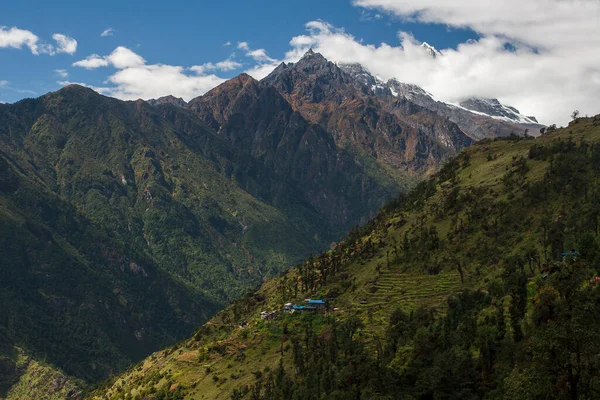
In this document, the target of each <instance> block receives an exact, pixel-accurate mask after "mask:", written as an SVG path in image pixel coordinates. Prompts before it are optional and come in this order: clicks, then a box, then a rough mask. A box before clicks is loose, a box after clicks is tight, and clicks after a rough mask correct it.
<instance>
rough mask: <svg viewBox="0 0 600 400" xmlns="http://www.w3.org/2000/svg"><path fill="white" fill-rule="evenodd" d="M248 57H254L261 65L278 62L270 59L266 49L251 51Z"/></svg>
mask: <svg viewBox="0 0 600 400" xmlns="http://www.w3.org/2000/svg"><path fill="white" fill-rule="evenodd" d="M246 55H247V56H248V57H252V58H253V59H254V60H255V61H257V62H260V63H272V62H275V61H277V60H275V59H273V58H271V57H269V56H268V55H267V51H266V50H265V49H257V50H251V51H248V53H246Z"/></svg>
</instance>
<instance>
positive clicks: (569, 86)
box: [304, 0, 600, 124]
mask: <svg viewBox="0 0 600 400" xmlns="http://www.w3.org/2000/svg"><path fill="white" fill-rule="evenodd" d="M354 4H355V5H357V6H361V7H365V8H367V9H371V10H379V11H384V12H388V13H391V14H393V15H395V16H397V17H399V18H401V19H405V20H411V21H415V22H420V23H433V24H443V25H447V26H449V27H453V28H470V29H473V30H474V31H476V32H477V33H479V35H481V39H480V40H478V41H475V42H465V43H462V44H460V45H459V46H458V47H457V49H445V50H442V51H441V52H442V54H443V55H444V56H443V57H438V58H437V59H436V60H432V59H430V58H428V57H426V56H423V54H422V52H421V54H419V52H418V48H417V45H418V44H419V43H418V41H416V40H415V39H414V38H412V37H411V36H410V35H408V34H401V35H400V41H401V43H400V46H393V45H388V44H385V43H382V44H380V45H365V44H362V43H360V42H359V41H358V40H356V39H355V38H354V37H353V36H351V35H348V34H347V33H345V32H343V31H341V30H338V29H335V28H333V27H331V26H323V25H320V26H318V25H319V24H324V23H323V22H319V21H317V24H316V25H314V26H313V27H312V30H311V31H310V32H309V35H307V37H308V38H310V39H311V40H313V41H314V42H315V46H316V47H317V48H318V50H319V51H321V52H322V53H323V54H324V55H325V56H326V57H329V58H332V59H334V60H336V61H357V62H361V63H363V64H364V65H365V66H366V67H367V68H369V69H370V70H371V71H372V72H374V73H376V74H379V75H382V76H384V77H391V76H396V77H398V78H399V79H400V80H401V81H406V82H410V83H415V84H418V85H420V86H423V87H424V88H425V89H427V90H429V91H430V92H432V93H433V94H435V95H437V96H438V97H441V98H443V99H445V100H459V99H460V98H464V97H468V96H473V95H474V96H485V97H498V98H500V100H501V101H503V102H505V103H510V104H512V105H514V106H516V107H517V108H519V109H521V110H522V111H523V112H525V113H528V114H534V115H536V116H538V117H539V118H540V119H541V120H542V121H543V122H545V123H553V122H557V123H561V124H564V123H566V122H567V121H568V119H569V114H570V113H571V111H572V110H573V109H575V108H577V109H579V110H580V111H582V114H584V115H585V114H594V113H598V112H599V111H600V110H599V109H598V104H600V51H599V50H600V35H599V34H598V24H599V23H600V20H599V16H600V2H598V1H596V0H561V1H549V0H528V1H522V0H504V1H502V2H499V1H495V0H481V1H478V2H473V1H471V0H454V1H446V0H424V1H419V2H414V1H404V0H354ZM325 25H326V24H325ZM309 29H311V27H309ZM304 40H306V39H304ZM433 44H434V45H435V43H433ZM507 45H509V47H513V48H514V51H509V50H507ZM336 46H338V48H336ZM386 64H387V65H386Z"/></svg>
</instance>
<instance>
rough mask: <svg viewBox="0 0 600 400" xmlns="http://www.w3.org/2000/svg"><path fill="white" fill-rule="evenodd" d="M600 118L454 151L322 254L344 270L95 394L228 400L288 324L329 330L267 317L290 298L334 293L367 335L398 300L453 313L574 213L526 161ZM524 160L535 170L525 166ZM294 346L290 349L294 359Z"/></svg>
mask: <svg viewBox="0 0 600 400" xmlns="http://www.w3.org/2000/svg"><path fill="white" fill-rule="evenodd" d="M597 126H598V123H597V120H593V119H580V120H579V121H577V123H575V124H572V125H570V126H569V127H568V128H566V129H561V130H559V131H557V132H554V133H552V134H549V135H546V136H543V137H541V138H538V139H536V140H506V139H505V140H496V141H484V142H482V143H479V144H477V145H475V146H473V147H472V148H469V149H467V150H465V151H463V153H461V155H460V156H458V157H457V158H456V159H455V160H454V165H455V167H454V171H457V172H458V175H457V177H456V178H454V179H452V178H451V175H452V174H451V173H450V174H449V173H448V171H451V170H452V169H453V168H452V167H449V168H446V169H445V170H444V171H442V172H441V173H440V174H439V175H438V178H436V179H433V180H431V181H430V182H428V183H425V184H422V185H421V186H420V187H419V188H418V189H417V192H416V193H415V194H414V195H413V196H412V197H411V198H409V200H408V201H404V202H401V203H399V204H398V205H393V204H392V205H390V206H388V207H387V208H386V209H384V210H383V211H382V212H381V213H380V215H379V216H378V217H377V218H376V219H375V220H373V221H371V223H369V224H368V225H367V226H366V227H365V228H364V229H362V230H360V231H359V232H358V236H359V239H358V240H357V242H354V240H348V241H347V244H345V245H342V246H340V247H339V248H338V249H337V250H335V251H333V252H330V253H329V254H324V255H321V256H320V257H319V258H317V263H319V262H323V263H326V262H329V261H331V259H332V258H335V257H339V258H340V259H341V260H342V265H343V267H341V271H342V272H341V273H339V272H338V273H337V274H336V275H335V276H334V277H330V278H329V279H328V281H327V283H326V284H324V283H322V284H318V285H315V286H316V290H307V291H304V292H303V291H302V290H300V291H299V293H298V294H297V296H296V297H294V289H293V287H294V286H295V284H296V282H298V276H299V275H300V272H299V269H298V268H294V269H291V270H290V271H289V272H288V273H286V274H284V275H283V276H282V277H281V278H278V279H274V280H271V281H269V282H267V283H265V284H264V285H263V286H262V287H261V288H260V289H259V290H258V291H257V292H256V293H255V294H251V295H248V296H247V297H245V298H244V299H241V300H240V301H238V302H235V303H234V304H233V305H231V306H230V307H229V308H228V309H226V310H224V311H222V312H221V313H219V314H218V315H217V316H216V317H214V318H213V319H212V320H211V321H210V322H209V323H208V324H206V325H205V326H204V327H202V328H201V329H200V330H199V331H198V333H197V334H196V335H195V336H194V337H192V338H190V339H189V340H187V341H183V342H181V343H179V344H178V345H176V346H174V347H172V348H169V349H166V350H164V351H161V352H158V353H155V354H154V355H152V356H151V357H150V358H148V359H146V360H145V361H144V362H143V363H141V364H139V365H137V366H135V367H132V368H130V370H129V371H127V372H126V373H124V374H122V375H120V376H118V377H117V378H115V379H113V380H111V381H110V382H107V383H105V384H104V385H102V386H101V387H99V388H98V389H97V390H96V391H95V392H94V393H92V394H91V396H92V397H95V398H110V399H117V398H129V397H130V396H131V397H133V398H135V397H136V396H138V398H141V397H143V395H144V393H150V392H153V391H156V390H159V391H160V389H161V388H165V390H167V391H168V390H169V389H170V390H172V391H175V390H176V389H177V387H181V388H182V389H183V393H185V396H186V398H190V399H202V398H204V399H216V398H229V396H230V394H231V392H232V390H233V389H234V388H239V387H243V386H245V385H249V384H251V383H253V382H255V380H256V378H255V375H257V374H259V373H260V372H264V371H266V370H268V369H270V370H274V368H275V367H276V366H277V364H278V362H279V359H280V353H279V352H280V350H281V348H282V347H283V348H284V350H285V349H287V348H288V347H289V346H286V344H285V341H286V337H287V335H286V334H285V332H284V331H285V330H287V332H302V330H303V329H304V326H305V322H306V320H311V322H312V326H313V329H315V330H316V331H319V327H320V325H321V324H320V322H319V320H320V319H322V318H323V317H319V316H316V317H309V316H298V315H286V316H280V317H279V319H278V320H276V321H274V322H265V321H261V320H260V318H259V312H260V311H262V310H271V309H278V308H280V307H281V304H282V302H284V301H294V300H295V301H301V299H303V298H305V297H306V296H314V297H320V296H324V295H326V296H327V297H330V298H332V299H333V304H334V305H335V307H338V308H339V309H340V311H338V312H337V314H335V317H336V318H337V319H341V320H343V319H345V318H346V317H347V316H349V315H358V316H359V317H360V318H361V319H362V320H363V321H364V323H365V328H364V329H363V330H362V331H361V333H360V335H361V337H362V338H363V339H364V340H365V341H366V342H367V343H374V342H375V341H376V340H377V338H379V337H381V336H382V334H383V331H384V330H385V329H386V327H387V324H388V320H389V315H390V313H391V312H392V311H393V310H394V309H396V308H398V307H400V308H402V309H405V310H410V309H415V308H416V307H420V306H425V307H433V308H436V309H437V310H438V311H439V312H442V313H443V311H444V308H445V306H446V299H447V297H448V296H449V295H450V294H452V293H456V292H458V291H460V290H461V289H462V288H466V287H468V288H483V287H487V286H489V285H491V284H493V283H494V282H500V281H501V279H502V277H501V271H502V269H501V268H500V267H499V265H500V264H501V263H503V262H506V261H507V260H510V259H511V257H518V256H520V255H522V254H530V253H529V252H534V253H535V252H537V253H535V254H536V256H535V257H536V258H537V259H538V260H541V259H543V254H544V253H545V252H547V249H544V248H542V242H543V238H542V234H541V231H542V225H543V224H544V222H543V220H544V218H545V215H548V214H549V215H555V214H556V213H558V214H559V215H560V214H561V213H563V215H564V212H565V210H569V209H570V207H572V206H574V204H571V202H572V200H571V199H569V198H564V197H556V196H552V197H548V198H540V199H538V200H536V201H533V202H532V201H526V199H525V198H524V197H523V196H524V195H523V192H524V190H523V188H524V187H530V186H534V185H535V184H536V182H540V181H541V180H542V179H543V178H544V174H545V171H546V170H547V169H548V167H549V162H548V161H547V160H546V161H541V160H535V159H528V153H529V150H530V148H531V147H532V146H533V145H536V144H537V145H545V146H550V145H552V144H553V143H556V142H557V141H565V142H566V141H568V140H573V141H575V142H581V140H582V139H584V140H585V141H586V142H588V143H598V142H600V128H598V127H597ZM521 157H523V158H521ZM523 160H525V163H526V165H527V167H528V168H525V169H520V165H521V162H522V161H523ZM519 171H523V172H522V173H521V172H519ZM455 194H457V196H456V197H458V200H459V201H456V198H454V197H455V196H454V195H455ZM453 199H454V200H453ZM351 236H353V234H352V233H351ZM354 236H357V233H356V232H355V233H354ZM405 237H406V241H405ZM573 240H574V236H573V234H572V233H571V234H567V235H566V237H565V240H564V245H565V247H566V248H570V247H571V246H573ZM350 243H351V244H352V246H350ZM395 248H397V249H398V250H395ZM396 252H398V253H399V254H398V255H396ZM327 260H329V261H327ZM388 260H389V261H388ZM459 265H460V270H461V271H462V273H463V274H464V284H461V280H460V274H459V271H458V270H459V267H458V266H459ZM535 273H539V272H535ZM345 275H347V279H344V276H345ZM282 288H285V289H282ZM364 301H366V304H361V303H364ZM239 320H244V321H247V322H248V327H245V328H238V327H237V326H236V324H235V322H236V321H239ZM290 353H291V352H290V351H284V352H283V357H284V359H285V360H287V361H286V364H289V359H290V357H291V354H290Z"/></svg>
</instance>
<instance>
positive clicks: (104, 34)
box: [100, 28, 116, 37]
mask: <svg viewBox="0 0 600 400" xmlns="http://www.w3.org/2000/svg"><path fill="white" fill-rule="evenodd" d="M115 32H116V30H115V29H114V28H107V29H105V30H103V31H102V33H101V34H100V36H101V37H107V36H114V34H115Z"/></svg>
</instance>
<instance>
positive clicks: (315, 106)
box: [262, 50, 472, 175]
mask: <svg viewBox="0 0 600 400" xmlns="http://www.w3.org/2000/svg"><path fill="white" fill-rule="evenodd" d="M262 82H263V83H265V84H268V85H272V86H273V87H275V88H276V89H277V90H278V91H279V92H280V93H281V94H282V95H283V96H284V97H285V98H286V99H287V100H288V101H289V102H290V103H291V104H292V106H293V108H294V109H295V110H297V111H299V112H300V113H301V114H302V115H303V116H304V117H305V118H306V119H308V120H309V121H311V122H313V123H316V124H319V125H321V126H322V127H323V128H324V129H325V130H327V131H328V132H330V133H331V134H332V135H333V138H334V140H335V143H336V144H337V146H339V147H342V148H348V149H349V150H350V151H353V152H355V153H358V154H364V155H365V156H367V157H371V158H373V159H374V160H376V162H377V163H378V164H380V165H383V166H385V167H386V168H388V169H389V170H390V173H392V174H394V173H395V174H397V173H398V172H401V173H404V174H409V175H410V174H414V173H415V172H417V174H418V175H423V174H424V173H427V172H433V171H434V170H436V169H437V168H438V167H439V165H440V164H441V163H442V162H443V161H444V160H446V159H447V158H448V157H450V156H452V155H453V154H455V153H456V152H457V151H460V149H462V148H463V147H465V146H468V145H469V144H471V143H472V140H471V139H470V138H469V137H468V136H466V135H465V134H464V133H463V132H462V131H461V130H460V129H459V128H458V126H456V125H455V124H454V123H452V122H450V121H448V120H447V119H445V118H443V117H440V116H439V115H437V114H435V113H433V112H430V111H428V110H426V109H424V108H422V107H420V106H418V105H416V104H414V103H411V102H408V101H406V100H404V99H395V98H391V97H390V98H381V97H377V96H376V95H375V94H374V93H373V92H372V91H371V89H370V88H369V87H367V86H366V85H363V84H362V83H360V82H359V81H358V80H357V79H355V78H353V77H352V76H351V75H350V74H348V73H346V72H344V71H343V70H342V69H340V68H339V67H338V66H336V65H335V64H334V63H332V62H329V61H327V60H326V59H325V58H324V57H323V56H322V55H321V54H318V53H314V52H313V51H312V50H311V51H309V52H308V53H307V54H305V55H304V57H303V58H302V59H301V60H300V61H298V62H297V63H296V64H285V63H282V64H281V65H280V66H279V67H277V68H276V69H275V70H274V71H273V72H272V73H271V74H270V75H269V76H267V77H266V78H265V79H263V81H262Z"/></svg>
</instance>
